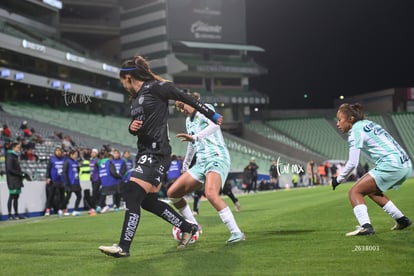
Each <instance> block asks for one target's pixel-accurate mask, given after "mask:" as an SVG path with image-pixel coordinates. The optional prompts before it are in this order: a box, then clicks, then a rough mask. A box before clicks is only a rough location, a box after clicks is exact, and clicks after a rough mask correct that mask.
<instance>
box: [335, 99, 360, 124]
mask: <svg viewBox="0 0 414 276" xmlns="http://www.w3.org/2000/svg"><path fill="white" fill-rule="evenodd" d="M338 111H339V112H341V113H343V114H344V115H345V116H346V117H347V118H349V119H351V120H352V123H356V122H358V121H361V120H364V119H365V115H364V112H363V111H362V105H361V104H360V103H354V104H348V103H344V104H341V106H340V107H339V108H338Z"/></svg>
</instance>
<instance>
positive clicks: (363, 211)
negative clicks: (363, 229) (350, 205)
mask: <svg viewBox="0 0 414 276" xmlns="http://www.w3.org/2000/svg"><path fill="white" fill-rule="evenodd" d="M354 214H355V217H356V219H357V220H358V223H359V225H360V226H362V225H364V224H366V223H369V224H371V221H370V220H369V216H368V208H367V205H365V204H359V205H357V206H355V207H354Z"/></svg>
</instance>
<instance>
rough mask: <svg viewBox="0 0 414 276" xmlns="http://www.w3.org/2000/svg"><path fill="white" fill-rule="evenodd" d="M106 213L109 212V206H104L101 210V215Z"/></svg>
mask: <svg viewBox="0 0 414 276" xmlns="http://www.w3.org/2000/svg"><path fill="white" fill-rule="evenodd" d="M108 211H109V206H105V207H103V208H102V211H101V213H102V214H103V213H106V212H108Z"/></svg>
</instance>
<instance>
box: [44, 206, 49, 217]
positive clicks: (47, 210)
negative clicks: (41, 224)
mask: <svg viewBox="0 0 414 276" xmlns="http://www.w3.org/2000/svg"><path fill="white" fill-rule="evenodd" d="M48 216H50V209H49V208H47V209H46V211H45V217H48Z"/></svg>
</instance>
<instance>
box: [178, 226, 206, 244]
mask: <svg viewBox="0 0 414 276" xmlns="http://www.w3.org/2000/svg"><path fill="white" fill-rule="evenodd" d="M172 236H173V238H174V240H176V241H177V242H180V241H181V229H180V228H178V227H176V226H174V227H173V229H172ZM199 236H200V233H199V231H197V232H196V233H195V234H194V235H193V237H192V238H191V240H190V244H192V243H195V242H196V241H197V240H198V237H199Z"/></svg>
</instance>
